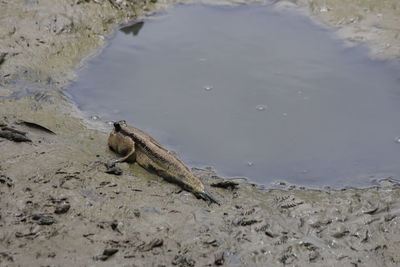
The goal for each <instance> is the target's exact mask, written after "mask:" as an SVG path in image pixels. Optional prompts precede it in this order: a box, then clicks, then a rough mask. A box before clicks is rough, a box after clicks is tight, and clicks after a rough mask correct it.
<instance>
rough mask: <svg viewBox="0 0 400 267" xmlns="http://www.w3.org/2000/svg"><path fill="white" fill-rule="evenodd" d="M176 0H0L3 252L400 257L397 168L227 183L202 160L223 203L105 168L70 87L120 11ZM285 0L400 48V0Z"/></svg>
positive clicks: (133, 171) (88, 256) (165, 258)
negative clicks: (316, 179)
mask: <svg viewBox="0 0 400 267" xmlns="http://www.w3.org/2000/svg"><path fill="white" fill-rule="evenodd" d="M349 2H351V3H349ZM353 2H354V3H353ZM170 3H171V2H165V3H159V4H157V6H156V7H155V6H154V3H151V2H147V3H146V2H143V1H140V2H132V1H125V0H110V1H106V0H94V1H83V0H74V1H71V0H68V1H67V0H41V1H35V0H29V1H22V0H13V1H11V0H2V1H0V84H1V85H0V113H1V117H0V135H1V136H3V137H7V138H0V226H1V227H0V265H1V266H71V265H73V266H115V265H117V266H171V265H176V266H213V265H226V266H243V265H249V266H279V265H291V266H339V265H340V266H398V265H399V264H400V254H399V253H398V251H400V228H399V223H400V188H399V184H398V183H397V182H396V181H393V180H391V179H390V178H389V177H382V180H380V181H379V185H380V186H379V187H375V188H369V189H346V190H337V191H336V190H332V191H330V190H310V189H304V188H297V187H296V186H291V185H286V184H285V183H282V184H281V185H279V186H278V187H279V188H275V189H264V188H261V187H259V186H256V185H254V184H251V183H249V182H247V181H246V180H243V179H237V180H235V182H237V183H238V185H237V188H226V189H224V188H218V187H213V186H211V184H213V183H216V182H218V181H221V178H218V177H217V176H215V174H214V173H213V171H212V170H210V169H205V170H200V169H196V170H194V171H195V172H196V174H197V175H198V176H199V177H200V178H201V179H202V180H203V182H204V183H205V184H206V186H207V188H209V191H211V193H212V194H213V195H214V196H215V197H216V198H218V199H219V200H220V201H221V203H222V205H221V206H216V205H208V204H207V203H205V202H204V201H201V200H197V199H196V198H194V197H193V196H192V195H191V194H189V193H187V192H185V191H181V190H180V189H179V188H178V187H177V186H175V185H172V184H169V183H166V182H164V181H163V180H162V179H160V178H159V177H156V176H154V175H152V174H149V173H148V172H147V171H145V170H144V169H142V168H140V167H139V166H137V165H136V164H133V165H128V164H121V168H122V169H123V171H124V172H123V174H122V175H119V176H117V175H113V174H107V173H105V171H106V168H105V166H104V162H106V161H107V160H108V159H109V158H111V157H113V154H112V153H111V152H110V151H109V150H108V148H107V146H106V135H107V133H106V131H103V130H100V129H103V128H104V125H100V123H98V122H88V121H86V120H84V119H83V116H82V114H80V111H79V110H77V108H76V107H75V106H74V105H73V104H71V103H69V102H68V101H66V99H65V97H63V95H62V87H63V86H64V85H65V84H67V83H68V81H70V79H72V78H73V77H74V71H76V69H77V68H78V67H79V66H80V64H82V62H83V61H82V60H84V59H85V58H87V57H88V56H92V55H94V54H95V53H96V52H98V51H99V49H100V48H101V46H102V45H103V44H104V42H105V41H106V40H107V36H109V34H110V31H111V30H112V29H113V28H114V27H115V26H116V25H117V24H118V23H124V22H127V21H130V20H131V19H133V18H134V17H136V16H140V15H143V14H145V13H148V12H151V11H152V10H159V9H160V8H164V7H165V6H166V5H168V4H170ZM220 3H221V2H220ZM276 7H277V8H280V9H281V10H285V11H286V10H288V9H290V10H296V12H304V13H305V14H309V15H310V16H312V17H313V18H314V19H315V20H316V21H319V22H321V23H324V24H325V25H330V26H335V27H337V28H336V29H337V32H338V34H339V35H341V36H342V37H345V38H350V39H354V40H362V41H365V43H366V44H367V45H369V47H371V55H373V56H377V57H379V58H397V57H398V56H399V55H400V53H399V41H398V40H399V39H398V32H399V22H398V18H399V16H397V17H396V14H397V15H398V13H399V12H398V8H400V6H399V4H397V2H395V1H382V0H381V1H372V0H371V1H369V0H364V1H344V0H335V1H333V0H332V1H330V0H326V1H324V0H321V1H315V0H309V1H305V0H298V1H295V0H294V1H291V2H287V1H286V2H282V1H279V2H277V3H276ZM379 14H381V15H379ZM353 18H355V19H353ZM361 37H363V38H361ZM387 44H390V45H387ZM24 122H25V123H24ZM26 122H33V123H36V124H38V125H41V126H43V127H45V128H46V129H50V130H51V131H52V132H54V133H55V134H52V133H51V132H48V131H46V130H45V129H43V128H40V127H38V126H36V125H35V124H33V125H32V124H27V123H26ZM23 133H26V135H24V134H23ZM10 136H11V137H14V140H16V137H19V138H20V140H21V138H22V139H24V138H25V139H29V140H30V142H16V141H12V140H10V139H12V138H10Z"/></svg>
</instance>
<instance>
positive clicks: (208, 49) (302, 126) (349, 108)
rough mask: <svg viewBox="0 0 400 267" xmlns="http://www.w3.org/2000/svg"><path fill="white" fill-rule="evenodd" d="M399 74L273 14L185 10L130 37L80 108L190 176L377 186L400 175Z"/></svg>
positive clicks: (97, 64)
mask: <svg viewBox="0 0 400 267" xmlns="http://www.w3.org/2000/svg"><path fill="white" fill-rule="evenodd" d="M398 74H399V69H398V68H397V67H393V66H390V65H388V63H385V62H375V61H371V60H369V59H367V57H366V51H365V49H363V48H361V47H356V48H346V47H344V45H343V43H342V42H341V41H339V40H335V39H334V38H333V36H332V33H331V32H329V31H327V30H324V29H321V28H318V27H317V26H314V25H313V24H312V23H311V22H310V21H309V20H308V19H306V18H303V17H300V16H296V15H293V14H292V15H287V14H285V15H284V14H282V13H276V12H274V11H273V10H272V9H271V8H270V7H268V6H240V7H210V6H202V5H193V6H176V7H174V8H171V9H170V10H168V12H167V13H166V14H160V15H157V16H155V17H153V18H151V19H148V20H145V21H144V23H139V24H134V25H131V26H128V27H124V28H122V29H121V30H120V31H118V32H117V33H116V34H115V35H114V37H113V38H112V39H111V40H110V42H109V45H108V46H107V47H106V48H105V49H104V51H103V52H102V53H101V54H100V55H99V56H98V57H96V58H94V59H92V60H91V61H90V62H89V63H88V64H87V66H86V67H85V68H84V69H83V70H82V71H81V72H80V75H79V79H78V81H77V82H75V83H74V84H73V85H72V86H71V87H70V88H69V89H68V93H69V94H70V95H71V97H72V99H73V101H75V102H77V103H78V105H79V106H80V107H81V108H82V109H83V110H85V111H87V112H88V113H89V114H95V115H99V116H100V117H101V119H102V120H105V121H107V120H119V119H125V120H127V121H128V122H129V123H130V124H132V125H135V126H136V127H139V128H142V129H143V130H145V131H147V132H148V133H150V134H151V135H153V136H154V137H155V138H156V139H158V140H159V141H160V142H161V143H162V144H165V145H166V146H167V147H168V148H169V149H171V150H174V151H176V152H177V153H178V155H179V156H180V157H181V158H182V159H183V160H184V161H185V162H187V163H188V164H189V165H191V166H213V167H214V168H215V169H216V170H217V172H218V173H219V174H221V175H225V176H246V177H249V178H250V179H251V180H252V181H255V182H258V183H262V184H269V183H271V182H273V181H276V180H286V181H289V182H292V183H295V184H300V185H307V186H315V187H320V186H325V185H329V186H332V187H344V186H369V185H372V184H373V180H374V179H376V178H381V177H388V176H392V177H393V178H398V176H399V173H400V164H399V159H400V144H398V143H396V138H397V137H399V136H400V123H399V116H400V80H399V75H398Z"/></svg>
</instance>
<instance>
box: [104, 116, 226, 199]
mask: <svg viewBox="0 0 400 267" xmlns="http://www.w3.org/2000/svg"><path fill="white" fill-rule="evenodd" d="M108 145H109V147H110V148H111V149H112V150H113V151H115V152H116V153H118V154H122V155H124V157H123V158H121V159H119V160H116V162H121V161H134V160H136V162H137V163H138V164H139V165H141V166H142V167H143V168H145V169H147V170H151V171H154V172H156V173H157V174H158V175H160V176H162V177H163V178H165V179H166V180H167V181H170V182H173V183H177V184H179V185H180V186H182V187H183V188H184V189H185V190H188V191H190V192H192V193H193V194H194V195H195V196H196V197H198V198H202V199H204V200H206V201H210V202H214V203H217V204H219V203H218V201H216V200H215V199H214V198H213V197H212V196H211V195H210V194H209V193H207V192H206V191H205V188H204V185H203V184H202V182H201V181H200V180H199V179H198V178H197V177H196V176H195V175H194V174H193V172H192V171H191V170H190V169H189V168H188V167H187V166H186V165H185V164H184V163H183V162H182V161H181V160H179V159H178V158H177V157H176V156H175V155H173V154H171V153H170V152H169V151H168V150H167V149H165V148H164V147H162V146H161V145H160V144H159V143H158V142H157V141H156V140H155V139H153V138H152V137H151V136H150V135H148V134H147V133H145V132H143V131H142V130H140V129H137V128H135V127H132V126H128V125H127V124H126V122H125V121H118V122H115V123H114V129H113V130H112V132H111V133H110V136H109V138H108Z"/></svg>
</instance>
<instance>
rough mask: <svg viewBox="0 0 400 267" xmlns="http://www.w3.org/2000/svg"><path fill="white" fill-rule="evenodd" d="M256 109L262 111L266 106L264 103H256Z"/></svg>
mask: <svg viewBox="0 0 400 267" xmlns="http://www.w3.org/2000/svg"><path fill="white" fill-rule="evenodd" d="M256 109H257V110H258V111H264V110H266V109H267V106H266V105H257V106H256Z"/></svg>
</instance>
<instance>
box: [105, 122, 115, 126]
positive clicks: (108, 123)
mask: <svg viewBox="0 0 400 267" xmlns="http://www.w3.org/2000/svg"><path fill="white" fill-rule="evenodd" d="M106 124H107V125H110V126H113V125H114V122H113V121H106Z"/></svg>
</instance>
